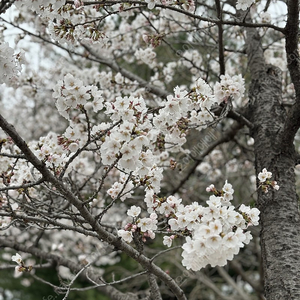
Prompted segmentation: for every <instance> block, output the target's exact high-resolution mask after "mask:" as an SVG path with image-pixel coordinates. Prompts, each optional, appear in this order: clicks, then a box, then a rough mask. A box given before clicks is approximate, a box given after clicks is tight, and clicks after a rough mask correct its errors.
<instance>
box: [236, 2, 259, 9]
mask: <svg viewBox="0 0 300 300" xmlns="http://www.w3.org/2000/svg"><path fill="white" fill-rule="evenodd" d="M254 2H255V0H237V4H236V9H242V10H246V9H247V8H248V7H250V6H251V5H252V4H253V3H254Z"/></svg>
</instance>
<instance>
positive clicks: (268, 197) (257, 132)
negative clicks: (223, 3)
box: [249, 65, 300, 300]
mask: <svg viewBox="0 0 300 300" xmlns="http://www.w3.org/2000/svg"><path fill="white" fill-rule="evenodd" d="M256 71H257V72H256V73H255V76H254V78H253V79H252V83H251V88H250V91H249V98H250V103H249V118H250V119H251V121H252V123H253V125H254V128H253V130H252V132H251V135H252V137H253V138H254V140H255V144H254V151H255V167H256V174H258V173H259V172H261V171H262V169H263V168H267V170H268V171H270V172H272V174H273V177H272V179H274V180H276V181H277V182H278V184H279V186H280V189H279V190H278V191H275V190H272V188H271V189H269V192H268V193H264V192H263V191H262V190H261V189H259V190H258V201H257V207H258V208H259V209H260V211H261V215H260V217H261V226H262V230H261V247H262V263H263V270H264V286H265V296H266V299H267V300H288V299H295V300H296V299H297V300H299V299H300V283H299V278H300V259H299V255H300V253H299V249H300V236H299V211H298V197H297V194H296V187H295V173H294V166H295V161H296V152H295V149H294V146H293V144H287V143H286V144H284V143H282V140H284V139H283V135H284V134H285V132H284V124H285V121H286V115H287V113H286V111H285V109H284V107H283V106H282V105H281V93H282V91H281V74H280V71H279V70H278V69H277V68H274V67H272V66H269V65H265V66H263V68H262V67H260V68H259V70H258V69H257V70H256Z"/></svg>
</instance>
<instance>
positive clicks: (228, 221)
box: [118, 181, 260, 271]
mask: <svg viewBox="0 0 300 300" xmlns="http://www.w3.org/2000/svg"><path fill="white" fill-rule="evenodd" d="M207 191H208V192H212V193H213V195H211V196H210V197H209V200H208V201H207V202H206V203H207V206H205V207H204V206H202V205H200V204H199V203H198V202H194V203H192V204H189V205H184V204H183V203H182V199H179V198H177V197H176V196H169V197H167V198H159V197H157V196H156V195H154V194H151V193H148V194H147V195H146V198H147V199H146V198H145V202H146V204H147V206H148V212H149V213H150V217H149V218H138V216H139V214H140V213H141V209H140V208H139V207H136V206H132V207H131V208H130V209H129V210H128V212H127V214H128V215H129V216H131V217H132V218H133V222H130V223H128V224H126V226H125V228H124V229H121V230H119V231H118V235H119V236H120V237H122V238H123V239H124V240H125V241H126V242H128V243H130V242H131V241H132V240H133V234H134V233H135V232H138V233H139V234H142V237H143V240H145V238H146V237H148V236H149V237H151V238H154V237H155V234H154V232H153V231H154V230H156V229H157V225H156V223H157V218H158V217H157V216H158V215H160V216H162V217H163V218H165V219H166V220H167V224H168V227H169V229H168V230H169V232H170V235H168V236H164V237H163V244H164V245H167V246H168V247H170V246H171V245H172V242H173V240H174V239H175V238H177V237H180V236H182V237H185V239H186V242H185V243H184V244H183V246H182V249H183V252H182V257H183V261H182V263H183V265H184V266H185V267H186V268H187V269H192V270H194V271H197V270H200V269H201V268H203V267H205V266H206V265H207V264H211V266H216V265H219V266H223V265H225V264H226V263H227V260H231V259H232V258H233V256H234V255H236V254H237V253H238V252H239V250H240V248H242V247H244V245H245V244H248V243H249V241H250V240H251V239H252V236H251V233H250V232H249V231H247V228H248V227H249V226H252V225H253V226H256V225H258V221H259V213H260V212H259V210H258V209H257V208H250V207H248V206H245V205H241V206H240V207H239V208H238V209H235V207H234V206H233V205H232V204H231V202H230V201H231V200H232V199H233V193H234V190H233V188H232V185H231V184H230V183H228V182H227V181H226V182H225V184H224V186H223V188H222V190H221V191H218V190H217V189H216V188H215V187H214V185H210V186H209V187H208V188H207Z"/></svg>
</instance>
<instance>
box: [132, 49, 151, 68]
mask: <svg viewBox="0 0 300 300" xmlns="http://www.w3.org/2000/svg"><path fill="white" fill-rule="evenodd" d="M134 55H135V57H136V58H137V59H138V60H141V61H142V62H143V63H145V64H146V65H149V66H150V67H151V68H153V67H154V66H155V65H156V62H155V58H156V53H155V52H154V51H153V49H152V48H146V49H138V50H136V52H135V53H134Z"/></svg>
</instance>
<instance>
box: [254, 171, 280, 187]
mask: <svg viewBox="0 0 300 300" xmlns="http://www.w3.org/2000/svg"><path fill="white" fill-rule="evenodd" d="M257 177H258V179H259V186H260V187H261V188H262V190H263V191H264V192H265V193H267V192H268V191H269V188H270V187H272V188H273V189H274V190H276V191H277V190H279V185H278V184H277V181H275V180H270V179H271V178H272V172H268V170H267V169H266V168H264V169H263V170H262V171H261V172H260V173H259V174H258V176H257Z"/></svg>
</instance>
